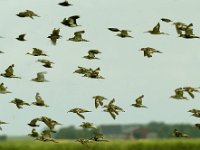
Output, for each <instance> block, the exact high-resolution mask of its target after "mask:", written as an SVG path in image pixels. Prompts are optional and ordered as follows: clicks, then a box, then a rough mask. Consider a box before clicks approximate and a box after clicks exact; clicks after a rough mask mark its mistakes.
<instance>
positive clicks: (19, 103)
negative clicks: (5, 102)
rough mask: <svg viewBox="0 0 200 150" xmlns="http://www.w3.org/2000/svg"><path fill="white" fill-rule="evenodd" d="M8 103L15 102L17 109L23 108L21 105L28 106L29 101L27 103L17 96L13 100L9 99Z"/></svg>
mask: <svg viewBox="0 0 200 150" xmlns="http://www.w3.org/2000/svg"><path fill="white" fill-rule="evenodd" d="M10 103H13V104H15V105H16V106H17V108H18V109H21V108H23V105H26V106H30V104H29V103H27V102H25V101H24V100H22V99H19V98H15V99H14V100H12V101H10Z"/></svg>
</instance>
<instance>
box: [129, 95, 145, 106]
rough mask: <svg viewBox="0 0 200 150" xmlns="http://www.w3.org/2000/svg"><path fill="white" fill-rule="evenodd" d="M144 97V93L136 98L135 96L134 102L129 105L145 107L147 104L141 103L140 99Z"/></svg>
mask: <svg viewBox="0 0 200 150" xmlns="http://www.w3.org/2000/svg"><path fill="white" fill-rule="evenodd" d="M143 98H144V95H141V96H139V97H138V98H136V100H135V102H136V103H135V104H131V106H134V107H137V108H147V106H144V105H143V104H142V99H143Z"/></svg>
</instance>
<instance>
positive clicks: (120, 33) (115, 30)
mask: <svg viewBox="0 0 200 150" xmlns="http://www.w3.org/2000/svg"><path fill="white" fill-rule="evenodd" d="M108 30H110V31H112V32H119V33H118V34H117V36H119V37H121V38H125V37H130V38H133V37H132V36H130V35H129V34H128V32H131V31H130V30H124V29H123V30H119V29H117V28H108Z"/></svg>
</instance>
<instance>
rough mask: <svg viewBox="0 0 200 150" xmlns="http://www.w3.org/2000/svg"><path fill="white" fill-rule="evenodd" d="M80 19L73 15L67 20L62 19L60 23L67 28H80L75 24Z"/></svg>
mask: <svg viewBox="0 0 200 150" xmlns="http://www.w3.org/2000/svg"><path fill="white" fill-rule="evenodd" d="M78 18H80V16H78V15H74V16H71V17H69V18H68V19H67V18H64V19H63V21H62V22H61V23H62V24H63V25H66V26H68V27H77V26H80V25H78V24H77V23H76V20H77V19H78Z"/></svg>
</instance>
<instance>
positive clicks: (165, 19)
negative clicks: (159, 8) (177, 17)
mask: <svg viewBox="0 0 200 150" xmlns="http://www.w3.org/2000/svg"><path fill="white" fill-rule="evenodd" d="M160 20H162V21H163V22H166V23H169V22H173V21H172V20H171V19H168V18H161V19H160Z"/></svg>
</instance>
